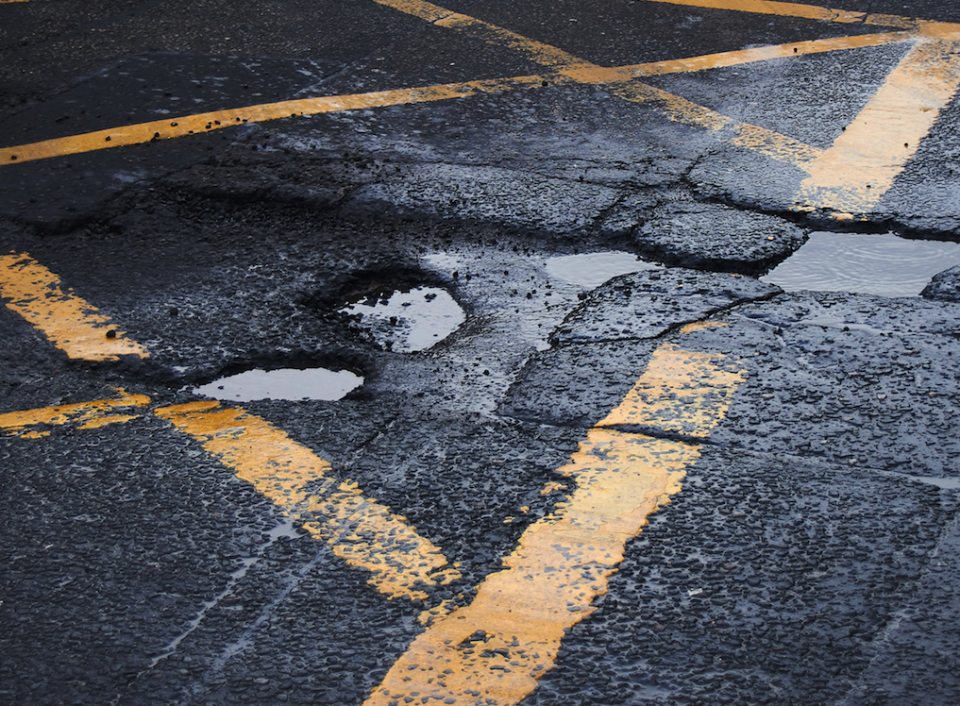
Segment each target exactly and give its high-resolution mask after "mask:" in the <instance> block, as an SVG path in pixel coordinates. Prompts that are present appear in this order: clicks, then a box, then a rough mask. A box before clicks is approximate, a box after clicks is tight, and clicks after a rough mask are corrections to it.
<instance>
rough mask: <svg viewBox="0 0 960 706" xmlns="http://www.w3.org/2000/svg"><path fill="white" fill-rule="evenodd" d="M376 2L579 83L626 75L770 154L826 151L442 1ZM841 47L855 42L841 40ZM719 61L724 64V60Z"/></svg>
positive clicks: (671, 109)
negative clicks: (442, 4)
mask: <svg viewBox="0 0 960 706" xmlns="http://www.w3.org/2000/svg"><path fill="white" fill-rule="evenodd" d="M374 2H376V3H378V4H380V5H384V6H387V7H391V8H393V9H395V10H399V11H400V12H405V13H407V14H410V15H413V16H415V17H420V18H421V19H424V20H426V21H428V22H432V23H433V24H436V25H439V26H442V27H449V28H451V29H456V30H459V31H462V32H466V33H468V34H470V35H471V36H475V37H478V38H480V39H482V40H484V41H486V42H487V43H488V44H492V45H494V46H500V47H505V48H509V49H513V50H516V51H519V52H520V53H522V54H523V55H524V56H525V57H526V58H528V59H530V60H532V61H535V62H536V63H538V64H540V65H541V66H544V67H546V68H549V69H551V70H554V71H556V72H557V75H558V77H560V78H561V79H565V80H567V81H573V82H576V83H600V82H615V81H617V80H621V76H622V80H625V83H624V84H623V85H620V86H614V87H613V88H612V89H611V92H612V93H614V94H616V95H618V96H620V97H621V98H625V99H626V100H629V101H632V102H638V103H646V104H649V105H650V106H652V107H654V108H656V109H659V110H660V111H661V112H663V113H664V114H665V115H666V116H667V117H668V118H669V119H670V120H673V121H677V122H682V123H685V124H688V125H694V126H697V127H704V128H707V129H710V130H714V131H718V130H720V128H723V127H727V126H730V127H732V128H733V129H732V130H731V131H730V137H726V136H724V135H720V136H718V137H719V138H720V139H721V140H725V141H730V142H732V143H733V144H735V145H737V146H739V147H743V148H745V149H751V150H757V151H759V152H761V153H762V154H765V155H767V156H770V157H773V158H776V159H783V160H786V161H788V162H790V163H792V164H796V165H798V166H803V165H805V164H806V163H807V162H808V161H810V160H811V159H814V158H815V157H816V156H819V154H820V152H819V150H817V149H816V148H814V147H811V146H809V145H805V144H803V143H801V142H800V141H799V140H795V139H793V138H790V137H787V136H785V135H781V134H779V133H776V132H774V131H772V130H767V129H765V128H761V127H758V126H756V125H750V124H748V123H739V122H735V121H733V120H732V119H731V118H729V117H727V116H724V115H721V114H720V113H717V112H716V111H713V110H710V109H709V108H706V107H704V106H701V105H697V104H696V103H693V102H692V101H688V100H686V99H684V98H681V97H680V96H676V95H673V94H671V93H668V92H666V91H663V90H660V89H657V88H654V87H652V86H648V85H646V84H640V83H636V82H632V81H629V82H627V81H626V80H627V79H632V78H634V77H635V76H633V75H632V74H631V75H627V74H622V75H620V76H618V75H617V74H616V73H612V72H616V71H617V70H616V69H613V70H611V69H609V68H605V67H602V66H598V65H597V64H593V63H591V62H589V61H586V60H584V59H580V58H578V57H576V56H573V55H572V54H570V53H568V52H565V51H563V50H562V49H558V48H557V47H553V46H551V45H549V44H544V43H543V42H538V41H536V40H533V39H528V38H526V37H523V36H521V35H519V34H517V33H516V32H512V31H510V30H508V29H505V28H503V27H499V26H497V25H494V24H491V23H489V22H485V21H483V20H478V19H475V18H472V17H469V16H467V15H462V14H460V13H457V12H453V11H452V10H447V9H445V8H443V7H440V6H439V5H434V4H432V3H429V2H424V1H423V0H374ZM837 48H838V49H839V48H849V47H847V46H840V45H838V46H837ZM791 52H792V49H791ZM777 56H780V54H779V53H778V54H777ZM746 57H747V55H744V54H741V57H740V58H741V59H746ZM773 58H776V57H773ZM729 60H730V61H733V58H732V57H731V58H730V59H729ZM756 60H760V59H756ZM688 61H693V62H694V66H695V68H694V69H693V70H697V71H699V70H702V69H703V68H706V65H705V64H696V62H695V60H688ZM716 61H718V62H719V61H721V60H720V59H716ZM718 65H721V64H719V63H718ZM728 65H732V64H728ZM647 66H648V68H647V70H648V71H652V68H650V67H652V66H653V65H647ZM632 70H633V71H642V69H640V68H639V67H633V68H632ZM669 72H670V71H664V73H669Z"/></svg>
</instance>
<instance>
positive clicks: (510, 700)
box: [365, 346, 744, 706]
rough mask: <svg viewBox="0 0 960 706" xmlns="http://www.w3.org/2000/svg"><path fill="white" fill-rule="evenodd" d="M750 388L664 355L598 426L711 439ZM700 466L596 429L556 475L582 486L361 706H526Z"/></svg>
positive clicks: (636, 437) (691, 357) (675, 451)
mask: <svg viewBox="0 0 960 706" xmlns="http://www.w3.org/2000/svg"><path fill="white" fill-rule="evenodd" d="M743 379H744V378H743V373H742V372H741V371H740V370H738V369H736V368H735V366H733V365H732V364H731V363H730V362H729V361H727V360H726V359H725V358H724V356H722V355H709V354H704V353H694V352H690V351H684V350H681V349H680V348H678V347H676V346H666V347H664V348H661V349H660V350H658V351H657V353H656V354H655V355H654V357H653V359H652V360H651V362H650V365H648V367H647V369H646V370H645V372H644V373H643V375H642V376H641V377H640V379H639V380H638V382H637V386H636V388H635V391H636V390H638V389H639V390H643V391H644V392H639V393H637V394H634V393H631V394H630V395H628V396H627V398H626V399H625V400H624V402H623V404H621V405H620V406H619V407H618V408H617V409H616V410H614V411H612V412H611V413H610V415H609V416H608V417H607V419H605V420H604V421H603V422H601V424H610V423H614V424H635V425H639V426H644V427H651V426H658V425H659V426H664V427H665V428H667V429H673V428H675V427H676V425H674V424H672V422H671V420H672V419H674V418H678V419H682V420H684V421H683V423H682V424H680V426H681V427H682V428H683V429H684V430H687V429H688V428H692V429H695V430H696V432H697V433H700V434H706V433H707V432H708V431H709V430H710V429H711V428H712V427H714V426H715V425H716V424H718V423H719V422H720V421H721V419H722V418H723V416H724V415H725V414H726V409H727V405H728V404H729V401H730V398H731V397H732V395H733V392H734V391H735V390H736V387H737V385H738V384H739V383H740V382H741V381H742V380H743ZM671 384H672V386H673V389H672V390H671ZM650 390H656V394H655V395H654V396H651V395H650V394H648V393H649V391H650ZM654 397H655V398H656V399H654ZM640 398H642V401H641V402H640V403H638V402H637V399H640ZM658 405H659V406H658ZM690 405H703V409H702V410H700V411H692V412H691V411H690V410H688V409H687V407H688V406H690ZM699 454H700V450H699V447H698V446H695V445H691V444H684V443H680V442H675V441H668V440H663V439H656V438H652V437H649V436H643V435H640V434H632V433H626V432H621V431H615V430H612V429H604V428H600V427H597V428H594V429H592V430H591V431H590V432H589V434H588V436H587V438H586V440H584V441H583V442H581V444H580V448H579V450H578V451H577V452H576V453H574V454H573V456H572V457H571V459H570V463H568V464H567V465H565V466H563V467H561V468H559V469H557V472H558V473H560V474H561V475H563V476H567V477H569V478H572V479H573V480H574V481H575V482H576V484H577V488H576V490H575V491H574V492H573V493H572V494H571V496H570V498H569V499H568V500H567V501H566V502H564V503H562V504H560V505H558V506H557V508H556V510H555V511H554V512H553V513H552V514H550V515H549V516H547V517H545V518H543V519H541V520H539V521H537V522H536V523H534V524H533V525H531V526H530V527H529V528H527V530H526V531H525V532H524V533H523V536H522V537H521V538H520V543H519V546H518V547H517V549H516V550H515V551H514V552H513V553H512V554H510V556H508V557H507V558H506V559H505V560H504V566H505V568H504V569H503V570H502V571H498V572H496V573H494V574H491V575H490V576H488V577H487V578H486V579H485V580H484V581H483V582H482V583H481V584H480V586H479V587H478V589H477V593H476V596H475V598H474V600H473V602H472V603H471V604H470V605H468V606H465V607H461V608H457V609H455V610H454V611H453V612H451V613H449V614H448V615H446V616H445V617H439V618H438V619H437V620H436V622H435V623H434V624H433V625H432V626H430V627H429V628H427V629H426V630H425V631H424V632H423V633H421V634H420V635H419V636H418V637H416V638H415V639H414V641H413V642H412V643H411V644H410V646H409V648H408V649H407V651H406V652H405V653H404V654H403V655H402V656H401V657H400V659H398V660H397V662H396V663H395V664H394V665H393V666H392V667H391V669H390V671H389V672H388V673H387V675H386V677H385V678H384V680H383V682H382V683H381V684H380V686H378V687H377V688H376V689H375V690H374V691H373V693H372V694H371V695H370V697H369V698H368V699H367V701H366V702H365V706H391V705H393V704H403V703H428V702H429V703H456V704H496V705H497V706H507V705H509V704H518V703H520V701H522V700H523V699H524V698H525V697H526V696H527V695H529V694H530V693H531V692H532V691H533V690H534V689H535V688H536V686H537V680H538V679H539V678H540V677H541V676H542V675H543V674H544V673H545V672H546V671H548V670H549V669H551V668H552V667H553V665H554V660H555V659H556V655H557V652H558V650H559V648H560V643H561V640H562V639H563V637H564V635H565V634H566V632H567V631H568V630H569V629H570V628H572V627H573V626H574V625H576V624H577V623H579V622H580V621H581V620H583V619H584V618H586V617H587V616H588V615H590V614H591V613H592V612H593V611H594V610H595V609H596V606H595V605H594V600H595V599H596V598H597V597H598V596H600V595H602V594H604V593H606V591H607V581H608V578H609V576H610V575H611V574H612V573H614V572H615V571H616V570H617V565H618V564H619V563H620V562H621V561H622V560H623V552H624V548H625V545H626V542H627V541H628V540H629V539H630V538H631V537H634V536H636V535H637V534H638V533H639V532H640V531H641V529H642V528H643V526H644V525H645V524H646V523H647V518H648V517H649V516H650V514H651V513H653V512H655V511H656V510H657V509H658V508H659V507H662V506H663V505H664V504H666V503H668V502H669V500H670V496H671V495H673V494H675V493H677V492H679V491H680V482H681V480H682V479H683V477H684V475H685V473H686V469H687V468H688V467H689V466H690V465H691V464H692V463H693V462H694V461H695V460H696V459H697V458H698V457H699Z"/></svg>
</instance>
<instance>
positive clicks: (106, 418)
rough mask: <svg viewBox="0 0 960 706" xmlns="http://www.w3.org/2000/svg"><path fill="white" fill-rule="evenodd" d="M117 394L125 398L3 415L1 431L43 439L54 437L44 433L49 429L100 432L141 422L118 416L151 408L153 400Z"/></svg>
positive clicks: (135, 416)
mask: <svg viewBox="0 0 960 706" xmlns="http://www.w3.org/2000/svg"><path fill="white" fill-rule="evenodd" d="M117 392H119V393H120V395H122V396H121V397H120V398H118V399H112V400H95V401H93V402H80V403H78V404H67V405H56V406H54V407H42V408H40V409H31V410H27V411H24V412H7V413H6V414H0V431H3V432H5V433H7V434H10V435H14V436H19V437H21V438H24V439H39V438H41V437H44V436H49V435H50V432H49V431H48V430H46V429H44V427H46V426H63V425H65V424H76V425H77V426H78V427H79V428H80V429H98V428H100V427H103V426H106V425H108V424H117V423H121V422H128V421H130V420H131V419H137V418H138V417H139V416H140V415H138V414H129V413H125V414H118V412H127V411H128V410H130V409H131V408H134V407H144V406H146V405H148V404H150V398H149V397H147V396H146V395H128V394H127V393H126V392H125V391H124V390H122V389H118V390H117Z"/></svg>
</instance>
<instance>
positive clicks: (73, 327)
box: [0, 253, 149, 360]
mask: <svg viewBox="0 0 960 706" xmlns="http://www.w3.org/2000/svg"><path fill="white" fill-rule="evenodd" d="M0 297H2V298H4V299H6V300H7V302H6V305H7V307H8V308H10V309H12V310H13V311H15V312H17V313H18V314H20V316H22V317H23V318H25V319H26V320H27V321H29V322H30V323H31V324H33V326H34V327H36V328H38V329H39V330H40V331H42V332H43V334H44V335H45V336H46V337H47V338H48V339H50V341H51V342H52V343H53V344H54V345H55V346H56V347H57V348H59V349H60V350H62V351H64V352H65V353H66V354H67V355H68V356H70V357H71V358H78V359H80V360H117V358H118V356H121V355H135V356H138V357H140V358H146V357H148V356H149V353H148V352H147V350H146V348H144V347H143V346H141V345H140V344H139V343H137V342H135V341H131V340H129V339H127V338H124V335H123V332H122V331H117V330H116V329H115V328H114V326H113V325H112V324H111V322H110V319H109V318H107V317H106V316H104V315H103V314H100V313H98V312H97V309H96V308H95V307H94V306H92V305H90V304H89V303H87V302H86V301H84V300H83V299H81V298H80V297H78V296H76V295H75V294H73V293H72V292H69V291H68V292H66V293H65V292H64V291H63V290H62V289H61V288H60V278H59V277H57V276H56V275H55V274H54V273H52V272H51V271H50V270H48V269H47V268H46V267H44V266H43V265H41V264H40V263H38V262H36V261H35V260H33V259H32V258H31V257H30V256H29V255H27V254H25V253H24V254H12V255H3V256H0ZM109 331H113V332H114V333H115V337H114V338H109V337H108V336H107V333H108V332H109Z"/></svg>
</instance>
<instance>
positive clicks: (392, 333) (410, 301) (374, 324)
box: [340, 287, 466, 353]
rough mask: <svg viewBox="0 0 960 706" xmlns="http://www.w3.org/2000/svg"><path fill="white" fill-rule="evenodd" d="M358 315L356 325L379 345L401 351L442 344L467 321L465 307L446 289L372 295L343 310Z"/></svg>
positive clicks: (412, 350) (424, 348) (429, 288)
mask: <svg viewBox="0 0 960 706" xmlns="http://www.w3.org/2000/svg"><path fill="white" fill-rule="evenodd" d="M340 311H341V312H342V313H344V314H351V315H354V316H359V317H360V321H359V323H358V324H356V325H357V326H358V327H359V328H361V329H363V330H365V331H366V332H367V333H369V334H370V336H371V337H372V338H373V340H374V341H376V342H377V344H378V345H380V346H382V347H383V348H386V349H388V350H393V351H399V352H401V353H412V352H415V351H422V350H426V349H427V348H430V347H431V346H433V345H435V344H437V343H439V342H440V341H442V340H443V339H445V338H446V337H447V336H449V335H450V334H451V333H453V332H454V331H456V330H457V328H458V327H459V326H460V324H462V323H463V322H464V321H465V320H466V316H465V315H464V313H463V309H461V308H460V305H459V304H457V302H456V300H454V298H453V297H452V296H450V293H449V292H447V291H446V290H445V289H440V288H439V287H415V288H414V289H411V290H410V291H408V292H400V291H394V292H393V293H392V294H390V295H386V296H382V297H380V298H379V299H376V300H375V299H373V298H372V297H371V298H369V299H367V300H365V301H362V302H357V303H356V304H351V305H350V306H347V307H344V308H343V309H340Z"/></svg>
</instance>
